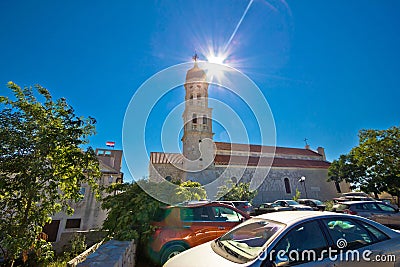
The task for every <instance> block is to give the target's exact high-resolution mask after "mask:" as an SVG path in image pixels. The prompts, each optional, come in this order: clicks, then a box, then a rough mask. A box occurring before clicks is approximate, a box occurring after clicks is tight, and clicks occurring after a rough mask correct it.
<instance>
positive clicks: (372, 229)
mask: <svg viewBox="0 0 400 267" xmlns="http://www.w3.org/2000/svg"><path fill="white" fill-rule="evenodd" d="M359 223H360V224H361V225H362V226H364V227H365V228H366V229H367V230H368V231H369V232H370V233H371V234H372V235H373V236H374V237H375V239H376V241H378V242H379V241H384V240H388V239H389V237H388V236H387V235H385V234H384V233H382V232H381V231H380V230H378V229H377V228H375V227H373V226H372V225H369V224H368V223H365V222H359Z"/></svg>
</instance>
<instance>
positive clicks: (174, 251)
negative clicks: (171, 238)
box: [161, 244, 186, 265]
mask: <svg viewBox="0 0 400 267" xmlns="http://www.w3.org/2000/svg"><path fill="white" fill-rule="evenodd" d="M185 250H186V248H185V247H184V246H183V245H180V244H174V245H171V246H169V247H167V248H166V249H165V250H164V251H163V252H162V254H161V265H164V263H166V262H167V261H168V260H169V259H170V258H172V257H174V256H176V255H178V254H179V253H181V252H182V251H185Z"/></svg>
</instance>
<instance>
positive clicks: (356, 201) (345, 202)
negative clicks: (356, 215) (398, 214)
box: [340, 200, 382, 205]
mask: <svg viewBox="0 0 400 267" xmlns="http://www.w3.org/2000/svg"><path fill="white" fill-rule="evenodd" d="M377 202H378V203H382V202H380V201H375V200H352V201H343V202H341V203H340V204H349V205H352V204H365V203H377Z"/></svg>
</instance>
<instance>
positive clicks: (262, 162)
mask: <svg viewBox="0 0 400 267" xmlns="http://www.w3.org/2000/svg"><path fill="white" fill-rule="evenodd" d="M208 87H209V83H208V82H207V74H206V72H205V71H204V70H203V69H201V68H200V67H199V66H198V64H197V57H196V56H195V57H194V66H193V67H192V68H191V69H189V70H188V71H187V73H186V80H185V84H184V89H185V109H184V112H183V114H182V118H183V126H184V127H183V136H182V140H181V141H182V148H183V149H182V150H183V153H182V154H181V153H166V152H151V153H150V162H149V178H150V179H151V180H160V179H166V180H168V181H174V180H181V181H186V180H191V181H196V182H199V183H201V184H202V185H207V184H212V186H211V187H212V188H214V189H215V190H214V191H213V193H212V194H216V193H217V189H216V188H218V187H219V186H221V185H223V184H224V183H225V182H226V181H227V180H230V181H232V182H233V183H240V182H251V181H252V182H254V181H258V184H257V195H256V197H255V198H254V200H253V204H255V205H258V204H260V203H265V202H272V201H275V200H277V199H292V197H293V196H294V195H295V193H296V189H297V190H299V191H300V192H301V198H313V199H319V200H322V201H325V200H331V199H332V198H334V197H337V196H338V194H339V193H342V192H347V191H348V190H349V186H348V185H347V184H345V183H341V184H335V183H334V182H327V178H328V168H329V166H330V163H329V162H328V161H327V160H326V157H325V151H324V148H322V147H318V148H317V149H316V150H315V151H314V150H312V149H310V147H309V146H308V145H306V147H305V148H290V147H273V146H263V145H256V144H236V143H226V142H218V141H217V140H214V133H213V130H212V126H213V125H212V121H213V118H212V108H210V107H209V103H208ZM221 177H222V178H223V179H221ZM215 181H218V183H217V184H215ZM207 194H208V196H210V192H209V190H207Z"/></svg>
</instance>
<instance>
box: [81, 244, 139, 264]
mask: <svg viewBox="0 0 400 267" xmlns="http://www.w3.org/2000/svg"><path fill="white" fill-rule="evenodd" d="M135 255H136V244H135V241H134V240H132V241H116V240H110V241H108V242H106V243H104V244H102V245H101V246H100V247H99V248H98V249H97V250H96V251H95V252H94V253H92V254H90V255H89V256H87V257H86V260H85V261H83V262H81V263H79V264H78V265H77V266H78V267H90V266H99V267H134V266H135Z"/></svg>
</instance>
